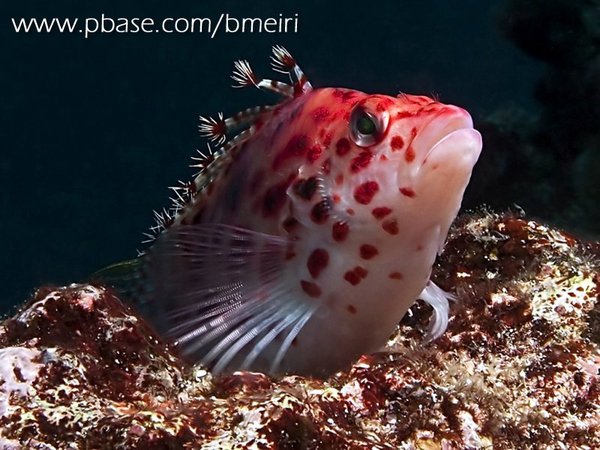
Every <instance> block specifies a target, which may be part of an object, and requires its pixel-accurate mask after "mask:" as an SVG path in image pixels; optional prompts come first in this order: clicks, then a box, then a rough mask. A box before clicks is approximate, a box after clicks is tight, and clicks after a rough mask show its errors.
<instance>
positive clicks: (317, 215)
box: [310, 200, 331, 223]
mask: <svg viewBox="0 0 600 450" xmlns="http://www.w3.org/2000/svg"><path fill="white" fill-rule="evenodd" d="M330 210H331V207H330V206H329V202H328V201H327V200H323V201H320V202H319V203H317V204H316V205H315V206H313V208H312V210H311V212H310V217H311V219H312V220H313V222H315V223H324V222H326V221H327V219H328V218H329V211H330Z"/></svg>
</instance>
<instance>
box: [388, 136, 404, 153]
mask: <svg viewBox="0 0 600 450" xmlns="http://www.w3.org/2000/svg"><path fill="white" fill-rule="evenodd" d="M390 145H391V146H392V150H393V151H399V150H402V147H404V139H402V137H401V136H394V137H393V138H392V141H391V142H390Z"/></svg>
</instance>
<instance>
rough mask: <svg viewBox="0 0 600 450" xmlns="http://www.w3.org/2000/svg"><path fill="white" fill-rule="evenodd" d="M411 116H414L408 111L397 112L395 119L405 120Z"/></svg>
mask: <svg viewBox="0 0 600 450" xmlns="http://www.w3.org/2000/svg"><path fill="white" fill-rule="evenodd" d="M412 116H414V114H413V113H411V112H409V111H398V113H396V119H406V118H407V117H412Z"/></svg>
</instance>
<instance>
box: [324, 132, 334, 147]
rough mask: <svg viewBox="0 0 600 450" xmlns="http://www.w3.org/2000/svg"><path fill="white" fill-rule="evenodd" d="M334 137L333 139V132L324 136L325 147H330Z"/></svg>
mask: <svg viewBox="0 0 600 450" xmlns="http://www.w3.org/2000/svg"><path fill="white" fill-rule="evenodd" d="M332 139H333V136H332V134H331V133H327V134H326V135H325V137H324V138H323V145H324V146H325V147H329V144H331V141H332Z"/></svg>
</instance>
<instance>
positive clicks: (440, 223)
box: [292, 89, 482, 247]
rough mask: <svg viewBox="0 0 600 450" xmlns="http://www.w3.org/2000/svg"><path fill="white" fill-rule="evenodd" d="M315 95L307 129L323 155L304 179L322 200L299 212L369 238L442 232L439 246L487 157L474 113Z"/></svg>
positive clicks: (350, 94) (429, 104) (359, 96)
mask: <svg viewBox="0 0 600 450" xmlns="http://www.w3.org/2000/svg"><path fill="white" fill-rule="evenodd" d="M312 95H313V98H311V99H309V100H308V101H307V104H306V106H305V107H304V109H305V110H307V111H308V112H309V113H308V114H306V116H307V120H305V122H304V126H305V130H306V133H310V134H309V137H310V141H311V142H317V143H318V144H317V145H321V146H323V147H325V150H324V151H321V152H319V155H320V160H319V161H317V164H316V167H317V169H316V168H315V164H314V163H312V162H308V163H306V164H304V165H303V166H302V167H301V168H300V172H301V177H300V180H302V182H305V181H306V180H313V182H312V184H313V186H317V188H316V190H317V191H318V192H319V197H318V199H317V200H314V201H313V202H312V204H311V205H310V206H311V207H312V209H310V210H309V208H308V207H307V206H306V205H303V204H302V202H300V201H296V202H295V207H296V208H300V209H301V210H302V209H304V210H305V211H303V212H304V213H305V214H304V217H309V218H311V220H312V221H313V222H317V223H318V222H320V221H321V220H322V217H323V215H325V216H326V217H327V218H328V219H331V221H332V222H333V223H334V224H335V223H338V224H345V225H344V226H346V225H347V226H350V227H352V229H353V230H354V231H356V232H360V233H361V234H363V235H365V236H377V235H378V234H382V233H383V236H387V237H390V235H393V236H396V235H398V236H399V235H401V234H403V233H404V235H405V236H406V235H408V236H409V238H410V239H412V238H414V234H415V233H412V234H411V233H407V232H408V231H411V230H412V231H414V232H416V233H419V232H421V231H422V230H430V229H431V228H437V229H438V232H437V233H438V235H439V237H438V241H440V242H437V243H436V245H437V247H441V245H442V244H443V240H444V239H445V237H446V232H447V229H448V227H449V226H450V223H451V222H452V220H453V219H454V217H455V216H456V214H457V212H458V209H459V207H460V203H461V200H462V196H463V193H464V190H465V188H466V186H467V184H468V181H469V178H470V175H471V171H472V169H473V166H474V165H475V163H476V161H477V159H478V157H479V154H480V152H481V147H482V142H481V136H480V134H479V132H477V131H476V130H475V129H473V122H472V119H471V116H470V115H469V113H468V112H467V111H465V110H464V109H462V108H460V107H457V106H452V105H446V104H443V103H440V102H438V101H436V100H434V99H432V98H429V97H426V96H415V95H407V94H400V95H398V96H397V97H390V96H385V95H368V94H365V93H362V92H359V91H354V90H348V89H320V90H316V91H314V93H313V94H312ZM296 132H297V131H296ZM302 187H305V186H304V185H302V184H299V185H298V184H297V185H296V188H297V189H296V194H297V193H298V192H300V193H301V192H302V189H301V188H302ZM293 194H294V192H293V189H292V197H293ZM300 197H301V196H300ZM308 222H310V220H308V219H305V223H307V224H308ZM333 234H334V236H335V232H334V233H333Z"/></svg>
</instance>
